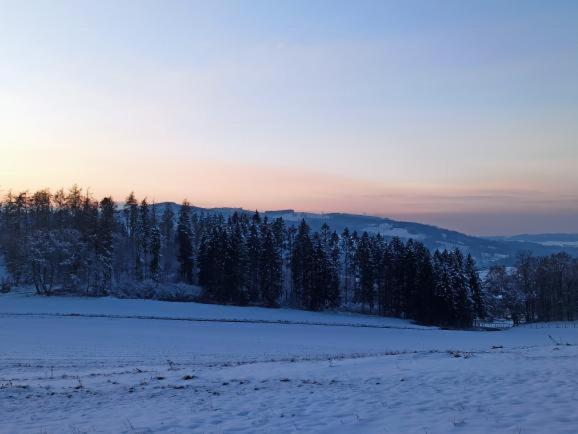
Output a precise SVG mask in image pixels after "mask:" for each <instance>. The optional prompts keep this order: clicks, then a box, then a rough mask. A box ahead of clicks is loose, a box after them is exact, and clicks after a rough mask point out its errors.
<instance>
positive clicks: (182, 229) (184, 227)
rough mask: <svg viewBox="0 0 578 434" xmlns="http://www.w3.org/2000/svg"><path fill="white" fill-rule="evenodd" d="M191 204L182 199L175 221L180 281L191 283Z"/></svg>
mask: <svg viewBox="0 0 578 434" xmlns="http://www.w3.org/2000/svg"><path fill="white" fill-rule="evenodd" d="M190 218H191V205H190V204H189V202H188V201H187V200H185V201H183V203H182V205H181V208H180V211H179V221H178V223H177V245H178V256H177V259H178V261H179V277H180V280H181V281H182V282H185V283H189V284H192V283H193V246H192V240H191V238H192V234H191V222H190Z"/></svg>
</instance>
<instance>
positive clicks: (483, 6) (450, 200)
mask: <svg viewBox="0 0 578 434" xmlns="http://www.w3.org/2000/svg"><path fill="white" fill-rule="evenodd" d="M577 23H578V2H576V1H574V0H568V1H565V0H553V1H547V2H545V1H534V0H524V1H504V0H483V1H478V0H469V1H462V0H439V1H430V0H423V1H417V0H404V1H401V0H400V1H387V0H380V1H369V0H358V1H341V0H332V1H322V0H307V1H301V0H291V1H282V0H279V1H269V0H268V1H265V0H263V1H261V0H245V1H235V0H229V1H221V0H211V1H193V0H191V1H176V0H166V1H159V0H157V1H147V0H139V1H130V0H123V1H108V0H103V1H98V2H95V1H83V0H79V1H58V0H51V1H48V0H45V1H40V0H38V1H32V0H30V1H25V2H22V1H16V0H13V1H6V0H0V193H5V192H6V191H8V190H9V189H12V190H26V189H28V190H35V189H39V188H44V187H48V188H51V189H53V190H54V189H57V188H59V187H62V186H64V187H66V186H70V185H72V184H74V183H77V184H79V185H81V186H83V187H85V188H89V189H90V191H91V192H92V193H93V194H94V195H95V196H102V195H108V194H112V195H113V197H114V198H115V199H117V200H119V201H121V200H123V198H124V197H126V195H127V194H128V192H130V191H135V193H136V194H137V196H139V197H141V198H142V197H144V196H146V197H148V199H149V200H154V201H157V202H160V201H166V200H173V201H181V200H182V199H184V198H188V200H189V201H191V202H192V203H194V204H195V205H199V206H208V207H216V206H232V207H237V206H239V207H244V208H248V209H280V208H282V209H287V208H292V209H297V210H302V211H313V212H352V213H359V214H371V215H380V216H387V217H391V218H398V219H404V220H412V221H419V222H426V223H431V224H435V225H439V226H443V227H448V228H451V229H456V230H460V231H464V232H467V233H470V234H478V235H507V234H515V233H540V232H578V25H577Z"/></svg>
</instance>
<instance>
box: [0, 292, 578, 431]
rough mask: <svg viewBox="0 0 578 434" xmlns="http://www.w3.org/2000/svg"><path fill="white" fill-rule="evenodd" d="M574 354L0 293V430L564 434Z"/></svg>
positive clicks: (131, 303)
mask: <svg viewBox="0 0 578 434" xmlns="http://www.w3.org/2000/svg"><path fill="white" fill-rule="evenodd" d="M71 314H77V315H74V316H73V315H71ZM59 315H60V316H59ZM151 318H156V319H151ZM170 318H178V320H174V319H172V320H171V319H170ZM277 318H280V319H282V321H284V322H283V323H274V322H273V321H275V320H276V319H277ZM190 319H224V320H226V321H228V322H216V321H214V322H213V321H197V320H194V321H191V320H190ZM231 320H244V321H249V322H231ZM260 321H268V322H260ZM332 322H333V324H339V326H335V325H328V324H331V323H332ZM320 324H324V325H320ZM346 324H351V325H352V326H347V325H346ZM359 325H364V326H365V327H359ZM383 326H395V327H400V328H383ZM403 327H408V328H403ZM576 344H578V328H576V329H575V328H561V329H548V328H544V329H529V328H514V329H511V330H507V331H501V332H458V331H446V330H439V329H433V328H432V329H429V328H417V327H416V326H414V325H413V324H411V323H409V322H404V321H401V320H392V319H383V318H373V317H362V316H355V315H340V314H324V313H309V312H300V311H291V310H267V309H256V308H234V307H223V306H206V305H201V304H195V303H163V302H155V301H141V300H115V299H81V298H62V297H54V298H41V297H36V296H26V295H24V294H16V295H14V294H11V295H0V432H2V433H20V432H25V433H46V434H48V433H51V434H52V433H67V432H70V433H84V432H87V433H101V432H102V433H109V432H111V433H117V432H126V433H136V432H138V433H157V432H166V433H181V432H186V433H189V432H199V433H223V432H225V433H228V432H244V433H255V432H267V433H304V432H323V433H350V432H371V433H374V432H375V433H405V432H409V433H494V432H495V433H544V432H548V433H576V432H577V431H578V412H577V411H576V410H578V363H577V360H578V358H577V357H578V347H577V346H575V345H576Z"/></svg>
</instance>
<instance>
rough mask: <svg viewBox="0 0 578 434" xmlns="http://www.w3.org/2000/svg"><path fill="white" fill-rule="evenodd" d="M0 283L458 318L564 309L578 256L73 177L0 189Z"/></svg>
mask: <svg viewBox="0 0 578 434" xmlns="http://www.w3.org/2000/svg"><path fill="white" fill-rule="evenodd" d="M0 205H1V206H0V249H1V250H0V251H1V253H2V257H3V260H4V264H5V268H6V270H7V272H8V276H9V277H8V278H5V279H4V281H3V282H2V290H4V291H9V290H10V288H11V287H12V286H20V285H33V286H34V287H35V289H36V291H37V292H38V294H41V295H47V296H48V295H53V294H75V295H84V296H95V297H98V296H107V295H112V296H116V297H131V298H157V299H162V300H195V301H203V302H212V303H220V304H236V305H253V306H266V307H278V306H290V307H294V308H300V309H307V310H315V311H317V310H332V309H347V310H355V311H362V312H365V313H372V314H378V315H383V316H394V317H400V318H407V319H412V320H415V321H417V322H419V323H423V324H436V325H441V326H447V327H456V328H468V327H471V326H472V325H473V324H474V321H475V320H491V319H511V320H512V321H513V322H514V323H515V324H518V323H521V322H535V321H555V320H573V319H575V318H576V315H577V313H578V260H577V259H576V258H572V257H570V256H568V255H566V254H556V255H552V256H549V257H533V256H532V255H530V254H527V253H520V254H519V256H518V258H517V263H516V266H515V267H511V268H506V267H504V266H494V267H491V268H490V269H489V270H483V271H482V272H480V270H478V268H477V265H476V262H475V260H474V259H473V258H472V256H470V255H469V254H467V253H464V252H462V251H461V250H459V249H455V250H451V251H448V250H443V251H440V250H436V251H434V252H430V251H429V250H428V249H427V248H426V247H425V246H424V245H423V244H422V243H420V242H419V241H415V240H411V239H410V240H407V241H402V240H401V239H399V238H395V237H393V238H388V239H385V238H384V237H382V236H381V235H379V234H369V233H367V232H364V233H357V232H350V231H349V230H348V229H345V230H344V231H343V232H342V233H337V232H335V231H333V230H332V229H331V228H330V227H329V226H328V225H326V224H325V225H323V226H322V227H321V229H320V230H319V231H312V230H311V228H310V227H309V226H308V224H307V222H306V221H305V220H303V221H301V222H300V223H298V224H293V223H291V224H288V223H287V222H285V221H283V219H282V218H275V219H269V218H267V217H266V216H263V215H261V214H260V213H259V212H255V213H246V212H236V213H233V214H232V215H231V216H229V217H227V218H225V217H224V216H223V215H221V214H206V213H200V212H197V211H195V209H194V208H193V207H191V206H190V204H189V203H188V202H187V201H184V202H183V203H182V205H181V206H180V207H178V209H176V211H175V209H174V207H173V206H172V205H171V204H165V205H157V204H152V203H149V202H148V201H147V200H146V199H142V200H137V198H136V197H135V195H134V194H133V193H131V194H130V195H129V196H128V197H127V198H126V200H125V201H124V202H123V203H122V204H117V203H116V202H115V201H114V200H113V199H112V198H111V197H105V198H102V199H100V200H97V199H95V198H93V197H92V196H91V195H90V194H89V193H88V192H85V191H83V190H82V189H80V188H79V187H77V186H73V187H72V188H70V189H68V190H66V191H65V190H64V189H60V190H58V191H56V192H55V193H51V192H50V191H49V190H40V191H37V192H34V193H28V192H19V193H12V192H9V193H8V194H7V195H6V196H5V198H4V199H3V200H2V202H1V204H0Z"/></svg>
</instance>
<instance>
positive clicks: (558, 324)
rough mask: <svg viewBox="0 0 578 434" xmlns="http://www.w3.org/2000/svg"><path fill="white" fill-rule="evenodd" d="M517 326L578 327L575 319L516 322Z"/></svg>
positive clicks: (537, 327)
mask: <svg viewBox="0 0 578 434" xmlns="http://www.w3.org/2000/svg"><path fill="white" fill-rule="evenodd" d="M517 327H524V328H530V329H575V328H578V322H576V321H554V322H529V323H523V324H518V325H517Z"/></svg>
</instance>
